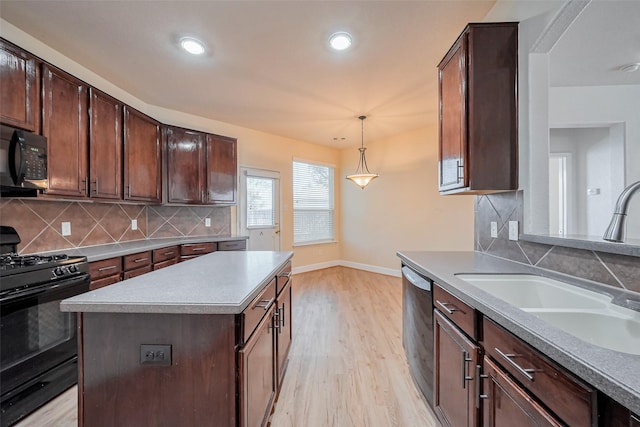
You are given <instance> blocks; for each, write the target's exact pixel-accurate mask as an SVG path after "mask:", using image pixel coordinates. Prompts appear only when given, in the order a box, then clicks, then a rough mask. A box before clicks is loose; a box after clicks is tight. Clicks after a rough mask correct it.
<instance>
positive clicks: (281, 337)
mask: <svg viewBox="0 0 640 427" xmlns="http://www.w3.org/2000/svg"><path fill="white" fill-rule="evenodd" d="M276 280H277V296H276V306H277V309H276V312H275V313H274V322H275V329H276V331H277V332H276V334H275V337H274V338H275V346H276V368H275V372H276V386H277V388H278V391H279V390H280V386H281V385H282V379H283V378H284V373H285V371H286V369H287V361H288V360H289V359H288V356H289V348H290V347H291V340H292V338H293V329H292V328H291V320H292V318H291V315H292V311H291V303H292V288H291V263H290V262H289V263H287V265H286V266H285V267H284V268H283V269H282V270H281V271H280V272H279V273H278V276H277V277H276Z"/></svg>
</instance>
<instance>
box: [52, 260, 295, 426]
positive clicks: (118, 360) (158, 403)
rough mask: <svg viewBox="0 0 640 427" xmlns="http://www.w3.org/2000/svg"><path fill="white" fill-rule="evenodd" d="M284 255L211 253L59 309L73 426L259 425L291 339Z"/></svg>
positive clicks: (287, 262) (82, 297)
mask: <svg viewBox="0 0 640 427" xmlns="http://www.w3.org/2000/svg"><path fill="white" fill-rule="evenodd" d="M292 256H293V254H292V253H291V252H214V253H211V254H209V255H204V256H202V257H199V258H196V259H192V260H189V261H186V262H182V263H179V264H176V265H174V266H171V267H167V268H165V269H162V270H158V271H154V272H151V273H148V274H145V275H142V276H139V277H136V278H133V279H129V280H125V281H123V282H120V283H116V284H114V285H111V286H108V287H106V288H101V289H97V290H95V291H92V292H88V293H85V294H82V295H78V296H76V297H73V298H69V299H67V300H64V301H63V302H62V303H61V305H60V307H61V310H62V311H71V312H78V313H79V349H78V350H79V351H78V358H79V369H80V372H79V380H78V386H79V405H78V408H79V425H81V426H82V425H87V426H103V425H104V426H106V425H118V426H139V425H145V426H161V425H162V426H164V425H166V426H172V425H176V426H177V425H209V426H237V425H240V426H254V425H262V424H264V423H265V422H266V420H267V418H268V415H269V412H270V411H271V407H272V405H273V401H274V399H275V396H276V393H277V390H278V386H279V384H280V381H281V379H282V375H283V374H284V369H285V367H286V356H287V351H288V348H289V344H290V340H291V324H290V319H291V281H290V274H291V263H290V259H291V257H292Z"/></svg>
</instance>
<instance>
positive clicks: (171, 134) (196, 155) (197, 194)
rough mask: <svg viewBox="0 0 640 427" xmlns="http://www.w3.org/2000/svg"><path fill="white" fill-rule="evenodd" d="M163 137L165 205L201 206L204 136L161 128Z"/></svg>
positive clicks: (190, 131)
mask: <svg viewBox="0 0 640 427" xmlns="http://www.w3.org/2000/svg"><path fill="white" fill-rule="evenodd" d="M164 137H165V141H166V142H165V144H166V154H167V177H166V178H167V202H168V203H188V204H200V203H202V201H203V199H204V188H205V176H204V171H205V151H204V146H205V140H206V135H205V134H204V133H201V132H196V131H192V130H188V129H182V128H178V127H173V126H167V127H165V128H164Z"/></svg>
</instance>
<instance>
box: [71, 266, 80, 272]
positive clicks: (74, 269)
mask: <svg viewBox="0 0 640 427" xmlns="http://www.w3.org/2000/svg"><path fill="white" fill-rule="evenodd" d="M77 272H78V266H76V265H70V266H69V273H77Z"/></svg>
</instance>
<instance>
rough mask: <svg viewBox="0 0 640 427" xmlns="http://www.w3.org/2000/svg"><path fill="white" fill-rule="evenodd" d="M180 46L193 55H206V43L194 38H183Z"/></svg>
mask: <svg viewBox="0 0 640 427" xmlns="http://www.w3.org/2000/svg"><path fill="white" fill-rule="evenodd" d="M180 46H181V47H182V48H183V49H184V50H186V51H187V52H189V53H190V54H192V55H202V54H203V53H204V43H202V42H201V41H200V40H198V39H194V38H193V37H183V38H181V39H180Z"/></svg>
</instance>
